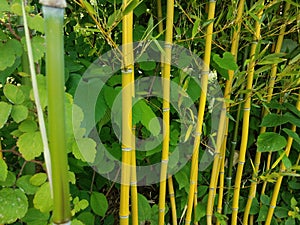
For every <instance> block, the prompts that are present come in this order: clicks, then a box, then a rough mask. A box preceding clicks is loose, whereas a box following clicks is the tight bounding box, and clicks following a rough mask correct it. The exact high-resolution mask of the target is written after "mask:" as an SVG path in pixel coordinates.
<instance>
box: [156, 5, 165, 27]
mask: <svg viewBox="0 0 300 225" xmlns="http://www.w3.org/2000/svg"><path fill="white" fill-rule="evenodd" d="M157 20H158V31H159V33H162V32H163V27H164V24H163V21H162V7H161V0H157Z"/></svg>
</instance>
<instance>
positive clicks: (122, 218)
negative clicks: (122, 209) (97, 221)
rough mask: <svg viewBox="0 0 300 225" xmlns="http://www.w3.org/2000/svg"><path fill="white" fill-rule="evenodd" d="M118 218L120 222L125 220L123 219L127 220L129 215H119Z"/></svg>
mask: <svg viewBox="0 0 300 225" xmlns="http://www.w3.org/2000/svg"><path fill="white" fill-rule="evenodd" d="M119 218H120V220H125V219H128V218H129V215H126V216H121V215H119Z"/></svg>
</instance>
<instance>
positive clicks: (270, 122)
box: [260, 114, 289, 127]
mask: <svg viewBox="0 0 300 225" xmlns="http://www.w3.org/2000/svg"><path fill="white" fill-rule="evenodd" d="M288 121H289V118H288V117H287V116H284V115H279V114H268V115H266V116H265V117H264V118H263V120H262V123H261V125H260V126H261V127H276V126H279V125H282V124H285V123H287V122H288Z"/></svg>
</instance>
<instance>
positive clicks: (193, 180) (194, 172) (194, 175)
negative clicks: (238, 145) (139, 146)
mask: <svg viewBox="0 0 300 225" xmlns="http://www.w3.org/2000/svg"><path fill="white" fill-rule="evenodd" d="M215 7H216V1H210V2H209V11H208V20H211V19H213V18H214V17H215ZM212 34H213V22H212V23H210V24H209V25H208V26H207V30H206V38H205V52H204V69H203V73H202V77H201V95H200V104H199V109H198V121H197V124H196V130H195V140H194V146H193V156H192V165H191V174H190V190H189V195H188V203H187V211H186V218H185V224H186V225H188V224H190V223H191V217H192V210H193V205H196V204H193V203H194V202H195V201H196V200H195V199H196V197H195V190H196V188H197V179H198V157H199V145H200V139H201V134H202V125H203V117H204V110H205V104H206V93H207V85H208V74H209V65H210V56H211V45H212Z"/></svg>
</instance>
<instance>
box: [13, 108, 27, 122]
mask: <svg viewBox="0 0 300 225" xmlns="http://www.w3.org/2000/svg"><path fill="white" fill-rule="evenodd" d="M27 116H28V108H27V107H26V106H24V105H13V107H12V111H11V117H12V118H13V120H14V121H15V122H16V123H20V122H22V121H23V120H25V119H26V118H27Z"/></svg>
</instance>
